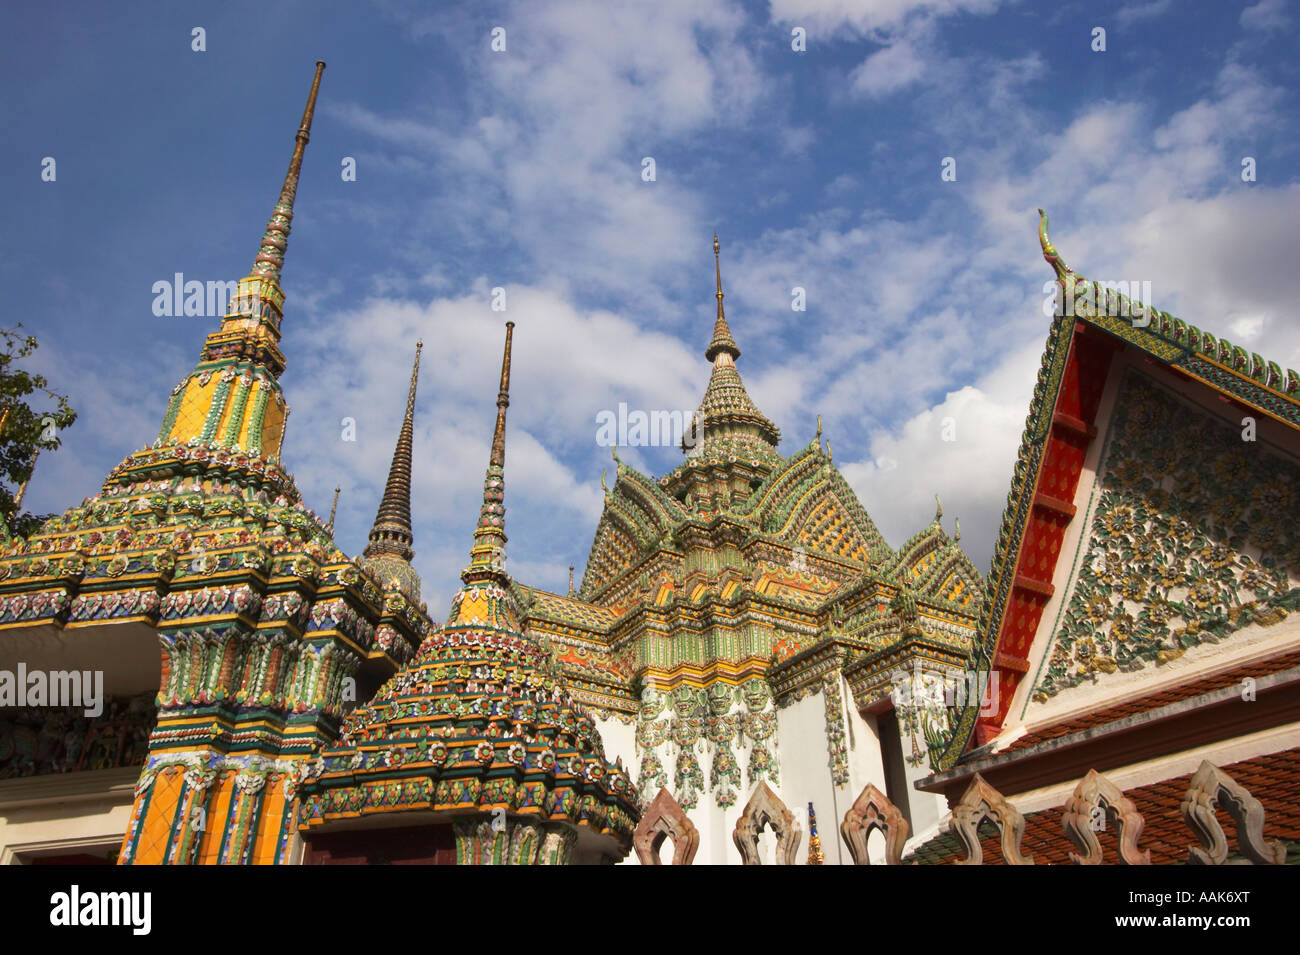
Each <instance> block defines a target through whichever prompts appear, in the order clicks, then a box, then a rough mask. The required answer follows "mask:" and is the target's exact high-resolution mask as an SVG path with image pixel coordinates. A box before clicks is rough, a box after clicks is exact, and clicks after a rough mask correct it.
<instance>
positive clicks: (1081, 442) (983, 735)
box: [972, 323, 1124, 746]
mask: <svg viewBox="0 0 1300 955" xmlns="http://www.w3.org/2000/svg"><path fill="white" fill-rule="evenodd" d="M1123 347H1124V345H1123V343H1122V342H1119V341H1117V340H1116V339H1114V338H1112V337H1110V336H1109V335H1094V334H1089V333H1087V332H1085V331H1084V329H1083V328H1082V326H1081V325H1080V324H1078V323H1076V324H1075V327H1074V333H1073V335H1072V336H1071V339H1070V345H1069V352H1068V353H1067V355H1066V359H1065V370H1064V372H1063V374H1062V377H1061V385H1060V388H1059V389H1058V390H1057V393H1056V404H1055V406H1054V407H1053V409H1052V429H1051V432H1050V433H1049V434H1048V436H1047V440H1046V447H1045V448H1044V451H1043V458H1042V462H1041V463H1040V466H1039V468H1038V473H1037V475H1035V478H1034V481H1035V483H1034V488H1033V497H1032V501H1033V504H1034V506H1033V507H1031V508H1030V511H1029V515H1028V517H1027V519H1026V522H1025V527H1024V531H1023V533H1022V534H1021V538H1020V548H1019V550H1018V552H1017V553H1016V555H1015V557H1014V564H1013V568H1014V570H1013V572H1014V575H1015V576H1014V577H1013V578H1012V580H1013V582H1014V586H1013V587H1012V590H1011V593H1010V595H1008V597H1007V605H1006V608H1005V610H1004V611H1003V614H1002V623H1001V628H1000V629H999V631H998V636H997V641H996V643H995V645H994V653H993V667H994V668H995V669H996V670H998V680H999V694H998V707H997V712H996V713H993V714H990V715H988V716H981V717H980V719H979V720H978V721H977V722H976V724H975V733H974V737H973V739H972V742H973V744H974V745H976V746H982V745H984V744H985V743H987V742H988V741H989V740H991V739H993V738H994V737H995V736H997V734H998V733H999V732H1000V731H1001V729H1002V725H1003V723H1005V722H1006V718H1007V711H1008V710H1009V709H1010V708H1011V700H1012V698H1013V697H1014V696H1015V694H1016V689H1017V688H1018V687H1019V685H1020V681H1021V680H1022V679H1024V678H1025V676H1026V674H1027V673H1028V672H1029V669H1030V667H1031V666H1032V664H1031V662H1030V660H1029V652H1030V649H1031V648H1032V647H1033V644H1034V637H1035V635H1036V634H1037V633H1038V627H1039V623H1040V621H1041V618H1042V615H1043V608H1044V607H1045V606H1046V605H1047V602H1048V600H1049V599H1050V598H1051V596H1052V594H1053V593H1054V592H1055V589H1054V587H1053V586H1052V578H1053V576H1054V575H1055V572H1056V563H1057V560H1058V558H1059V557H1060V554H1061V549H1062V546H1063V545H1064V541H1065V530H1066V527H1067V526H1068V525H1069V524H1070V521H1071V520H1072V519H1073V518H1074V515H1075V514H1076V513H1077V508H1076V506H1075V504H1074V503H1073V502H1074V496H1075V493H1076V492H1077V491H1078V488H1079V476H1080V474H1081V473H1082V472H1083V462H1084V459H1085V457H1086V456H1087V453H1088V448H1089V445H1090V444H1091V443H1092V440H1093V438H1095V437H1096V435H1097V426H1096V417H1097V408H1098V407H1099V406H1100V404H1101V393H1102V390H1103V389H1104V388H1105V385H1106V379H1107V377H1108V376H1109V375H1110V368H1111V361H1112V359H1113V358H1114V356H1115V354H1116V353H1117V352H1119V351H1120V349H1122V348H1123Z"/></svg>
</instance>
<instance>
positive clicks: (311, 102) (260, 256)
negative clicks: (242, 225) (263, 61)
mask: <svg viewBox="0 0 1300 955" xmlns="http://www.w3.org/2000/svg"><path fill="white" fill-rule="evenodd" d="M324 70H325V64H324V63H323V62H322V61H320V60H317V61H316V78H315V79H313V80H312V84H311V93H310V94H309V95H308V96H307V106H306V108H305V109H304V110H303V111H302V122H301V123H299V124H298V132H297V134H296V135H295V136H294V146H293V158H292V159H290V160H289V171H288V172H286V173H285V174H284V185H283V186H282V187H281V188H280V199H279V201H278V202H277V203H276V204H275V209H274V211H272V213H271V219H270V221H269V222H267V224H266V232H265V233H264V234H263V236H262V247H261V249H259V250H258V253H257V258H256V259H254V260H253V271H252V274H253V275H261V276H265V277H266V278H269V279H272V280H274V281H275V282H276V283H279V281H280V269H281V268H282V267H283V266H284V250H285V247H286V246H287V245H288V240H289V227H290V226H291V224H292V223H293V200H294V197H295V196H296V195H297V194H298V174H299V173H300V172H301V171H302V155H303V153H304V152H306V150H307V141H308V138H309V136H310V133H311V120H312V116H313V114H314V113H315V112H316V91H317V90H319V89H320V76H321V73H322V72H324Z"/></svg>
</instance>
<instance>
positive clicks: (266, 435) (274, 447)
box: [105, 62, 325, 501]
mask: <svg viewBox="0 0 1300 955" xmlns="http://www.w3.org/2000/svg"><path fill="white" fill-rule="evenodd" d="M324 69H325V64H324V63H320V62H318V63H317V64H316V75H315V77H314V79H313V80H312V84H311V93H310V94H309V95H308V97H307V107H306V109H305V110H304V111H303V114H302V121H301V122H300V123H299V126H298V132H297V135H296V136H295V142H294V149H293V158H292V159H290V161H289V171H288V173H287V174H286V175H285V178H284V185H283V186H282V187H281V189H280V198H279V201H278V202H276V204H275V209H274V210H273V211H272V213H271V219H270V221H269V222H268V223H267V226H266V232H265V234H264V235H263V236H262V242H261V248H260V251H259V252H258V254H257V257H256V259H255V260H254V262H253V267H252V270H251V271H250V272H249V273H248V274H247V275H245V276H244V277H243V278H241V279H240V280H239V281H238V283H236V289H235V293H234V296H233V297H232V298H231V299H230V302H229V304H228V305H227V306H226V313H225V316H224V317H223V318H222V320H221V327H220V328H219V329H217V330H216V331H214V332H212V333H211V334H209V335H208V337H207V340H206V341H205V342H204V344H203V350H202V351H201V352H200V355H199V361H198V364H197V365H196V366H195V368H194V371H193V372H191V373H190V374H189V375H187V376H186V377H185V378H184V379H183V380H182V381H181V382H180V384H178V385H177V386H176V388H175V389H174V390H173V391H172V395H171V400H170V401H169V403H168V407H167V413H166V415H165V416H164V418H163V423H162V428H161V429H160V430H159V432H158V439H157V442H156V444H155V447H160V446H170V447H172V448H184V447H190V448H192V447H194V446H196V445H201V446H203V447H204V448H206V449H209V450H211V449H214V448H221V449H223V452H230V451H233V452H235V454H236V458H235V463H236V466H239V467H246V466H247V465H248V463H249V462H252V461H260V463H259V465H258V467H257V469H256V472H255V474H256V481H257V483H258V484H264V483H271V484H273V485H275V490H276V492H277V493H280V494H283V495H284V496H285V497H286V498H288V499H290V500H294V501H297V500H298V499H299V495H298V491H297V489H296V488H294V487H293V482H292V480H291V479H290V478H289V476H288V474H287V473H286V472H284V470H283V468H281V467H280V463H279V459H280V453H281V449H282V446H283V444H284V430H285V425H286V422H287V420H288V417H289V406H288V403H287V402H286V401H285V399H284V394H283V393H282V391H281V389H280V385H279V380H278V379H279V377H280V375H281V373H282V372H283V371H284V355H283V354H282V353H281V352H280V344H279V343H280V323H281V321H282V319H283V318H284V291H283V290H282V289H281V288H280V268H281V266H283V264H284V252H285V248H286V246H287V245H288V239H289V226H290V223H291V222H292V220H293V203H294V198H295V196H296V195H297V192H298V174H299V172H300V171H301V169H302V158H303V153H304V151H305V150H306V148H307V139H308V135H309V133H310V130H311V121H312V115H313V113H314V112H315V109H316V94H317V92H318V91H319V89H320V81H321V73H322V71H323V70H324ZM189 284H190V283H186V285H187V286H188V285H189ZM195 284H197V283H195ZM177 294H179V290H177ZM188 307H189V306H188V301H187V304H186V308H187V309H188ZM182 453H183V454H184V453H185V452H182ZM141 455H144V457H141ZM209 460H211V458H209ZM216 463H218V464H220V465H222V466H223V467H228V466H229V465H228V464H226V463H225V462H221V461H218V462H216ZM155 465H156V467H155ZM146 467H148V468H149V470H146ZM174 467H175V462H174V460H172V459H171V458H166V459H159V458H158V457H157V455H153V456H152V457H151V456H149V455H148V454H145V453H144V452H139V453H137V454H136V455H133V456H132V459H128V460H127V461H126V462H123V464H122V465H121V466H120V468H125V469H128V470H130V472H131V473H132V474H133V475H140V476H141V477H143V476H145V475H151V474H153V473H156V472H158V471H162V470H167V471H168V472H169V473H175V472H174V471H172V470H171V469H173V468H174ZM120 473H121V472H120V470H115V471H114V472H113V473H112V474H110V475H109V480H108V481H107V482H106V483H105V486H108V484H110V483H112V482H114V481H115V480H117V479H118V477H119V474H120Z"/></svg>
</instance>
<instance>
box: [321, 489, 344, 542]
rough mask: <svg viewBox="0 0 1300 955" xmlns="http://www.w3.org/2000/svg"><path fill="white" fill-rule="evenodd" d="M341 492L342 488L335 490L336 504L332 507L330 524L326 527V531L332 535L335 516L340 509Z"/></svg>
mask: <svg viewBox="0 0 1300 955" xmlns="http://www.w3.org/2000/svg"><path fill="white" fill-rule="evenodd" d="M341 490H343V489H342V488H340V487H336V488H335V489H334V503H333V504H331V505H330V522H329V523H328V524H326V525H325V529H326V530H328V531H329V532H330V534H331V535H333V533H334V515H335V513H337V512H338V509H339V491H341Z"/></svg>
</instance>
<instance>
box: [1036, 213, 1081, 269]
mask: <svg viewBox="0 0 1300 955" xmlns="http://www.w3.org/2000/svg"><path fill="white" fill-rule="evenodd" d="M1038 215H1039V219H1038V243H1039V245H1041V246H1042V247H1043V258H1044V259H1046V260H1047V263H1048V264H1049V265H1050V266H1051V267H1052V268H1053V269H1055V270H1056V274H1057V275H1058V276H1061V277H1062V278H1063V277H1065V276H1066V275H1068V274H1070V272H1071V271H1073V270H1072V269H1071V268H1070V267H1069V266H1068V265H1066V264H1065V259H1063V258H1061V253H1059V252H1057V251H1056V247H1055V246H1054V245H1052V240H1051V239H1049V238H1048V237H1047V213H1046V212H1044V211H1043V210H1042V209H1039V210H1038Z"/></svg>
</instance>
